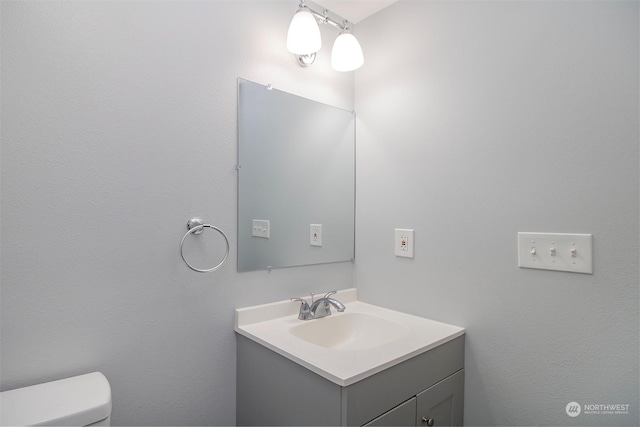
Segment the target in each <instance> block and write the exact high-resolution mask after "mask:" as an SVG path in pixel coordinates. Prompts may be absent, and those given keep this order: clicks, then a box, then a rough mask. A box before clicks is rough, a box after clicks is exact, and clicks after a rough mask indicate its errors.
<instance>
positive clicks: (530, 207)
mask: <svg viewBox="0 0 640 427" xmlns="http://www.w3.org/2000/svg"><path fill="white" fill-rule="evenodd" d="M638 5H639V4H638V2H635V1H633V2H609V1H596V2H582V1H580V2H553V1H552V2H538V1H530V2H520V1H518V2H505V1H496V2H491V1H483V2H462V1H455V2H447V1H442V2H427V1H400V2H398V3H396V4H394V5H392V6H390V7H389V8H388V9H385V10H383V11H382V12H380V13H379V14H377V15H375V16H373V17H371V18H368V19H367V20H366V21H364V22H362V23H361V24H360V25H359V26H358V28H357V35H358V38H359V39H360V42H361V43H362V45H363V46H364V47H365V55H366V61H367V62H366V64H365V67H363V68H362V69H361V70H358V71H357V72H356V111H357V112H358V123H357V126H358V169H357V174H358V176H357V182H358V189H357V221H356V224H357V233H356V260H357V261H356V273H355V274H356V283H357V288H358V292H359V295H360V296H361V298H363V299H364V300H366V301H369V302H372V303H377V304H381V305H385V306H388V307H392V308H396V309H400V310H404V311H408V312H411V313H415V314H418V315H422V316H427V317H431V318H434V319H437V320H443V321H446V322H450V323H454V324H457V325H461V326H464V327H466V328H467V337H466V338H467V339H466V343H467V347H466V352H467V353H466V388H465V423H466V424H468V425H638V424H640V423H639V416H638V401H639V398H638V366H639V364H638V362H639V361H638V349H639V347H640V346H639V343H638V320H639V317H638V299H639V296H638V281H639V275H638V259H639V252H638V236H639V230H638V215H639V206H638V196H639V186H638V171H639V167H638V166H639V161H638V145H639V144H638V141H639V135H638V129H639V119H638V117H639V102H638V94H639V86H638V76H639V73H638V64H639V57H638V49H639V43H638V38H639V34H640V33H639V29H640V28H639V24H638V22H639V10H638ZM379 177H380V178H379ZM396 227H398V228H414V229H415V230H416V232H415V241H416V243H415V245H416V246H415V259H413V260H410V259H403V258H395V257H394V252H393V235H394V234H393V229H394V228H396ZM374 230H375V231H374ZM518 231H546V232H573V233H593V235H594V240H593V242H594V263H595V264H594V274H593V275H580V274H571V273H558V272H549V271H538V270H525V269H518V268H517V252H516V235H517V232H518ZM571 401H577V402H578V403H581V404H610V403H619V404H629V405H631V406H630V413H629V415H601V416H597V415H584V414H582V415H580V416H579V417H577V418H570V417H568V416H567V414H566V413H565V406H566V404H567V403H569V402H571Z"/></svg>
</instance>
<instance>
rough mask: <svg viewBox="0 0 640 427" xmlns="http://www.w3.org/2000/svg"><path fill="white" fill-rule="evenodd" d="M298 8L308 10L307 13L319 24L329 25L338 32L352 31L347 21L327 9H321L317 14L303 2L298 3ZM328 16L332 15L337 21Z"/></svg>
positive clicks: (351, 26)
mask: <svg viewBox="0 0 640 427" xmlns="http://www.w3.org/2000/svg"><path fill="white" fill-rule="evenodd" d="M314 6H317V5H315V4H314ZM300 7H304V8H306V9H307V10H309V12H311V13H312V14H313V16H315V17H316V19H317V20H318V22H319V23H320V24H331V25H333V26H334V27H336V28H338V29H339V30H340V31H345V30H347V29H349V28H350V29H353V24H351V23H350V22H349V21H348V20H347V19H344V18H343V17H342V16H340V15H338V14H337V13H334V12H331V11H330V10H329V9H326V8H323V9H322V12H318V11H317V10H314V9H312V8H311V5H310V4H308V3H307V2H305V1H304V0H302V1H301V2H300ZM329 14H331V15H333V16H334V17H335V18H337V19H334V18H333V17H331V16H329ZM350 24H351V25H350Z"/></svg>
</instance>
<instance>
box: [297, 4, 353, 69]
mask: <svg viewBox="0 0 640 427" xmlns="http://www.w3.org/2000/svg"><path fill="white" fill-rule="evenodd" d="M330 15H331V16H330ZM340 22H342V23H340ZM319 23H320V24H331V25H333V26H334V27H336V28H338V29H339V30H340V34H339V35H338V38H337V39H336V41H335V43H334V44H333V49H332V50H331V66H332V67H333V69H334V70H336V71H352V70H355V69H357V68H360V67H361V66H362V64H364V56H363V55H362V48H361V47H360V43H358V40H357V39H356V37H355V36H354V35H353V33H352V32H351V28H352V25H350V24H349V21H347V20H346V19H343V18H342V17H340V16H338V15H336V14H335V13H332V12H329V10H328V9H323V11H322V13H319V12H316V11H315V10H313V9H311V7H310V6H309V5H308V4H307V3H306V2H305V0H301V2H300V6H298V11H297V12H296V14H295V15H294V16H293V19H292V20H291V24H290V25H289V31H288V33H287V49H288V50H289V52H291V53H293V54H294V55H295V56H296V59H297V60H298V63H299V64H300V65H301V66H303V67H308V66H309V65H311V64H313V62H314V61H315V59H316V52H318V51H319V50H320V48H321V47H322V39H321V36H320V27H319V25H318V24H319Z"/></svg>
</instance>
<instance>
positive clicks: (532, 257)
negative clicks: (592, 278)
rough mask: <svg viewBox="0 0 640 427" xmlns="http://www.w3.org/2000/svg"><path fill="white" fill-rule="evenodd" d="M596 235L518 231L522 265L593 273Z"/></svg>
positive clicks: (519, 255) (521, 266) (519, 261)
mask: <svg viewBox="0 0 640 427" xmlns="http://www.w3.org/2000/svg"><path fill="white" fill-rule="evenodd" d="M592 240H593V235H591V234H564V233H529V232H522V233H518V267H520V268H535V269H541V270H554V271H569V272H572V273H585V274H593V246H592Z"/></svg>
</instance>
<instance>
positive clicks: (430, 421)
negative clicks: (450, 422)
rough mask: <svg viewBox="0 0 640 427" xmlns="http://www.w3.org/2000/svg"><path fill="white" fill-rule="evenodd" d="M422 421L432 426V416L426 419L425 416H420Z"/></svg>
mask: <svg viewBox="0 0 640 427" xmlns="http://www.w3.org/2000/svg"><path fill="white" fill-rule="evenodd" d="M422 422H423V423H426V424H427V425H428V426H429V427H433V423H434V421H433V418H429V419H427V417H422Z"/></svg>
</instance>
